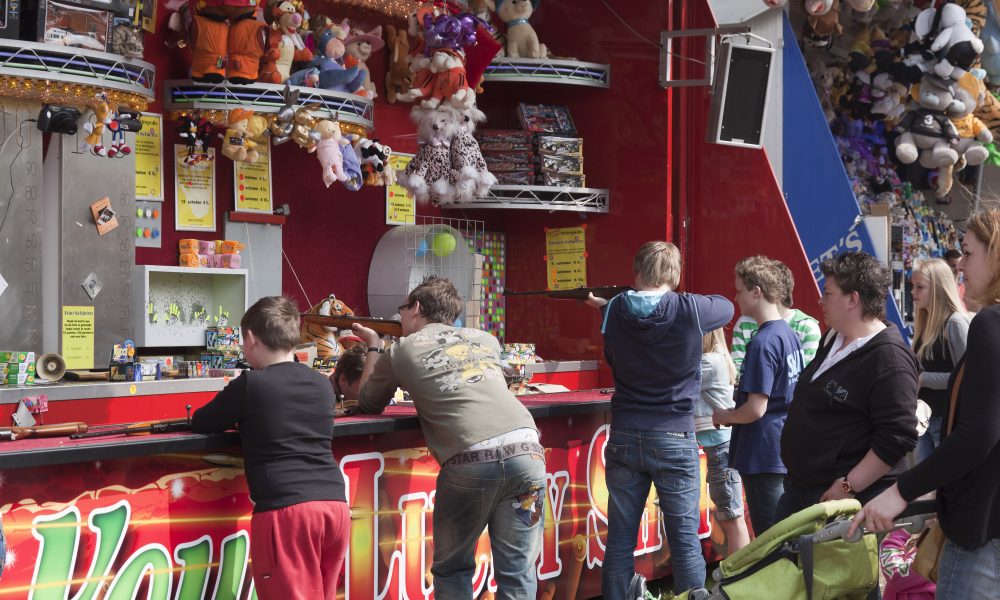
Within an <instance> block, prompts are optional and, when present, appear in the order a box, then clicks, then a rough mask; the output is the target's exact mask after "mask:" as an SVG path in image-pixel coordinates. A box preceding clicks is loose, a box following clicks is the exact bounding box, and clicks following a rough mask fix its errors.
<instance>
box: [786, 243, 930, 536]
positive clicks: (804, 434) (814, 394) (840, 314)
mask: <svg viewBox="0 0 1000 600" xmlns="http://www.w3.org/2000/svg"><path fill="white" fill-rule="evenodd" d="M820 269H821V270H822V272H823V275H824V276H825V277H826V281H825V282H824V286H823V298H822V300H821V301H820V303H821V304H822V306H823V317H824V320H825V321H826V324H827V325H829V326H830V331H829V332H828V333H827V335H826V336H824V338H823V341H822V342H821V343H820V348H819V351H818V352H817V353H816V357H815V358H814V359H813V360H812V362H810V363H809V366H807V367H806V368H805V370H803V371H802V373H801V374H800V375H799V381H798V383H797V384H796V385H795V395H794V397H793V399H792V404H791V407H790V408H789V409H788V419H787V420H786V421H785V428H784V430H783V431H782V433H781V460H782V461H783V462H784V463H785V468H786V469H788V475H787V476H786V478H785V493H784V495H783V496H782V497H781V500H780V501H779V502H778V511H777V515H776V517H775V520H780V519H783V518H785V517H787V516H789V515H791V514H793V513H796V512H798V511H800V510H802V509H804V508H807V507H809V506H812V505H813V504H816V503H817V502H821V501H825V500H836V499H840V498H851V497H855V496H856V497H857V498H858V499H859V500H860V501H861V502H862V503H864V502H866V501H868V500H871V499H872V498H874V497H875V496H877V495H878V494H879V493H881V492H882V491H883V490H885V489H886V488H887V487H889V486H890V485H892V484H893V483H894V482H895V481H896V476H897V475H898V474H899V473H902V472H903V470H904V469H905V465H904V464H903V463H904V457H905V456H906V453H907V452H909V451H910V450H912V449H913V447H914V446H915V445H916V443H917V418H916V409H917V372H918V363H917V358H916V356H914V354H913V351H912V350H910V348H909V346H908V345H907V344H906V342H904V341H903V338H902V337H901V336H900V334H899V330H898V329H896V327H895V326H894V325H892V324H887V323H885V322H884V321H883V319H884V318H885V302H886V292H887V291H888V289H889V284H890V283H891V279H890V276H889V272H888V270H887V269H886V268H885V266H883V265H882V264H881V263H879V262H878V260H877V259H876V258H875V257H873V256H871V255H869V254H865V253H864V252H846V253H843V254H840V255H837V256H835V257H834V258H831V259H828V260H825V261H823V264H822V265H821V266H820Z"/></svg>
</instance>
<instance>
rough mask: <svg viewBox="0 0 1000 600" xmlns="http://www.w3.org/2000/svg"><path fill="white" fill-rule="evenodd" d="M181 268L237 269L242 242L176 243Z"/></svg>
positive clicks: (204, 241)
mask: <svg viewBox="0 0 1000 600" xmlns="http://www.w3.org/2000/svg"><path fill="white" fill-rule="evenodd" d="M177 245H178V249H179V250H180V258H179V260H178V264H179V265H180V266H182V267H196V268H197V267H212V268H216V269H239V268H240V264H241V258H240V250H242V249H243V248H244V245H243V243H242V242H237V241H234V240H192V239H183V240H180V242H178V244H177Z"/></svg>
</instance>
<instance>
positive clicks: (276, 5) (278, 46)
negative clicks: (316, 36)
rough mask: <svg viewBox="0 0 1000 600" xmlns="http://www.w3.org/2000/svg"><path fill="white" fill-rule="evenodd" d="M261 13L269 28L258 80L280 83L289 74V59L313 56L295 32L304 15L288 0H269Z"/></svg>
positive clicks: (303, 60)
mask: <svg viewBox="0 0 1000 600" xmlns="http://www.w3.org/2000/svg"><path fill="white" fill-rule="evenodd" d="M302 10H303V11H304V10H305V9H302ZM264 15H265V19H266V21H267V23H268V25H269V26H270V29H269V30H268V38H267V52H266V53H265V54H264V59H263V61H261V65H260V76H259V80H260V81H264V82H266V83H282V82H284V81H285V80H286V79H288V77H289V75H290V74H291V71H292V63H294V62H309V61H311V60H312V59H313V53H312V52H310V51H309V49H308V48H306V45H305V42H304V41H303V40H302V36H300V35H299V32H298V29H299V27H301V26H302V22H303V16H304V15H303V13H302V12H299V10H298V9H297V8H296V6H295V5H294V4H293V3H291V2H289V0H269V1H268V3H267V9H266V10H265V12H264Z"/></svg>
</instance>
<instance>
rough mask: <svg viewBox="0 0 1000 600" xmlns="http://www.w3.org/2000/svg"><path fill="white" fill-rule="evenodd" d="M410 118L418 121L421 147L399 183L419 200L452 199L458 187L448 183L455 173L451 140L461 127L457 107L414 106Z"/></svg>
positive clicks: (398, 177) (399, 179) (443, 200)
mask: <svg viewBox="0 0 1000 600" xmlns="http://www.w3.org/2000/svg"><path fill="white" fill-rule="evenodd" d="M410 118H411V119H413V120H414V121H415V122H416V123H417V139H418V149H417V154H416V156H414V157H413V159H412V160H411V161H410V162H409V164H407V165H406V170H405V171H403V173H400V174H398V175H397V179H398V181H399V184H400V185H402V186H403V187H405V188H406V189H407V190H409V191H410V193H411V194H413V197H414V199H416V201H417V202H421V203H424V202H427V201H428V200H430V201H432V202H434V203H435V204H438V203H442V202H444V203H448V202H451V201H452V199H453V197H454V190H453V189H449V187H448V185H446V184H449V183H450V182H449V177H450V176H451V140H452V138H453V137H454V136H455V133H456V132H457V130H458V123H456V122H455V117H454V111H451V110H447V109H428V108H423V107H420V106H414V107H413V109H412V110H411V111H410ZM439 181H443V182H444V183H442V184H437V182H439Z"/></svg>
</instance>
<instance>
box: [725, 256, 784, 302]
mask: <svg viewBox="0 0 1000 600" xmlns="http://www.w3.org/2000/svg"><path fill="white" fill-rule="evenodd" d="M785 268H786V267H785V265H783V264H782V263H781V262H779V261H776V260H771V259H770V258H768V257H766V256H760V255H758V256H748V257H746V258H744V259H743V260H741V261H740V262H738V263H736V276H737V277H739V278H740V281H742V282H743V285H744V286H746V288H747V289H748V290H753V289H754V288H755V287H759V288H760V291H761V293H762V294H764V298H765V299H767V301H768V302H770V303H771V304H782V303H783V302H784V301H785V300H786V298H787V296H788V281H787V279H786V275H785Z"/></svg>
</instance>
